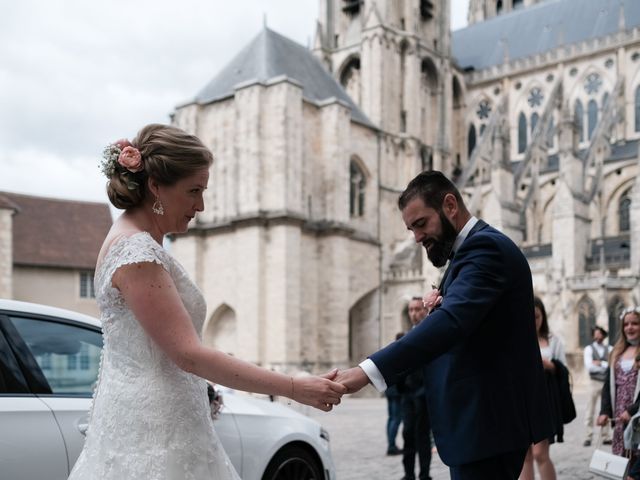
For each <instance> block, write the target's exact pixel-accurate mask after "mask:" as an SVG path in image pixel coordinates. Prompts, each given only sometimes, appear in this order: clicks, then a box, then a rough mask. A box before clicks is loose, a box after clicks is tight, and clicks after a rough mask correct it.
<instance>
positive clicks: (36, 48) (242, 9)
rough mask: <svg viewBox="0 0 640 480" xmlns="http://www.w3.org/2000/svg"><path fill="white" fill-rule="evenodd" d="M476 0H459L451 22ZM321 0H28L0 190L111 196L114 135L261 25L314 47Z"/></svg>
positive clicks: (9, 18)
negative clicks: (107, 153) (108, 161)
mask: <svg viewBox="0 0 640 480" xmlns="http://www.w3.org/2000/svg"><path fill="white" fill-rule="evenodd" d="M467 3H468V0H452V27H453V28H454V29H456V28H460V27H462V26H464V25H465V23H466V14H467ZM317 11H318V0H235V1H230V2H229V1H222V0H180V1H175V0H173V1H169V0H109V1H86V0H19V1H13V2H9V1H5V2H3V6H2V14H0V191H9V192H17V193H27V194H32V195H42V196H50V197H58V198H70V199H79V200H92V201H100V202H106V201H107V198H106V194H105V191H104V185H105V181H106V180H105V178H104V177H102V175H101V174H100V172H99V169H98V162H99V160H100V158H101V153H102V149H103V148H104V146H105V145H106V144H107V143H109V142H110V141H114V140H117V139H118V138H122V137H127V138H132V137H133V136H135V134H136V131H137V130H138V129H139V128H140V127H142V126H143V125H145V124H147V123H151V122H159V123H168V122H169V114H170V113H171V112H172V111H173V109H174V107H175V106H176V105H178V104H180V103H183V102H184V101H187V100H190V99H192V98H193V97H194V96H195V94H196V93H197V92H198V91H199V90H200V89H201V88H202V87H203V86H205V85H206V84H207V83H208V82H209V80H211V79H212V78H213V77H214V76H215V74H216V73H217V72H218V71H219V70H220V69H221V68H222V67H223V66H224V65H225V64H226V63H227V62H228V61H229V60H230V59H231V58H232V57H233V56H234V55H235V54H236V53H237V52H238V51H239V50H240V48H241V47H243V46H244V45H245V44H246V43H248V42H249V41H250V40H251V39H252V38H253V37H254V36H255V35H256V34H258V33H259V32H260V30H261V28H262V24H263V17H264V16H265V15H266V18H267V24H268V26H269V27H270V28H271V29H273V30H275V31H277V32H279V33H281V34H283V35H285V36H287V37H289V38H291V39H293V40H295V41H297V42H298V43H301V44H303V45H308V44H309V42H311V41H312V39H313V35H314V32H315V21H316V17H317Z"/></svg>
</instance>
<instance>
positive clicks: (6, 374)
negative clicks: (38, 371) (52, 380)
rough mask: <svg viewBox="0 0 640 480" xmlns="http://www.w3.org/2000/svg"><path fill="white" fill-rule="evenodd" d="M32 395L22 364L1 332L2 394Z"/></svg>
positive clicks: (0, 380)
mask: <svg viewBox="0 0 640 480" xmlns="http://www.w3.org/2000/svg"><path fill="white" fill-rule="evenodd" d="M5 393H11V394H15V393H19V394H27V393H30V391H29V386H28V384H27V380H26V379H25V378H24V375H23V374H22V371H21V370H20V364H19V362H18V360H17V359H16V357H15V354H14V353H13V350H12V349H11V347H10V346H9V343H8V342H7V340H6V338H5V335H4V333H3V332H2V330H0V394H5Z"/></svg>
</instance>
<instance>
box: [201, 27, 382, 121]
mask: <svg viewBox="0 0 640 480" xmlns="http://www.w3.org/2000/svg"><path fill="white" fill-rule="evenodd" d="M282 76H286V77H288V78H289V79H292V80H295V81H296V82H298V83H299V84H300V85H301V86H302V96H303V97H304V98H305V99H307V100H310V101H312V102H314V103H317V102H321V101H323V100H327V99H330V98H332V97H335V98H337V99H338V100H341V101H342V102H344V103H346V104H347V105H349V107H350V108H351V117H352V118H353V120H355V121H357V122H359V123H363V124H365V125H369V126H373V124H372V123H371V122H370V121H369V119H368V118H367V117H366V116H365V114H364V113H362V111H361V110H360V109H359V108H358V106H357V105H356V104H355V103H354V102H353V100H351V98H350V97H349V95H348V94H347V93H346V92H345V90H344V89H343V88H342V86H341V85H340V84H339V83H338V82H337V81H336V80H335V79H334V78H333V77H332V76H331V74H330V73H329V72H328V71H327V70H326V69H325V67H324V65H322V63H321V62H320V61H319V60H318V59H317V58H316V57H314V56H313V54H312V53H311V51H310V50H309V49H307V48H305V47H303V46H302V45H300V44H298V43H296V42H294V41H293V40H290V39H288V38H286V37H284V36H282V35H280V34H278V33H276V32H274V31H273V30H270V29H269V28H266V27H265V28H264V29H263V30H262V31H261V32H260V33H259V34H258V35H257V36H256V37H255V38H254V39H253V40H252V41H251V42H250V43H249V44H248V45H247V46H246V47H244V48H243V49H242V50H241V51H240V52H239V53H238V54H237V55H236V56H235V57H234V58H233V60H231V62H230V63H229V64H228V65H227V66H226V67H224V68H223V69H222V70H221V71H220V72H219V73H218V75H216V77H215V78H214V79H213V80H211V82H209V84H208V85H207V86H206V87H204V88H203V89H202V90H201V91H200V92H199V93H198V94H197V95H196V98H195V101H196V102H197V103H200V104H204V103H210V102H215V101H217V100H222V99H224V98H228V97H231V96H233V95H234V91H235V87H236V86H238V85H241V84H247V83H251V82H260V83H266V82H267V81H269V80H271V79H274V78H276V77H282Z"/></svg>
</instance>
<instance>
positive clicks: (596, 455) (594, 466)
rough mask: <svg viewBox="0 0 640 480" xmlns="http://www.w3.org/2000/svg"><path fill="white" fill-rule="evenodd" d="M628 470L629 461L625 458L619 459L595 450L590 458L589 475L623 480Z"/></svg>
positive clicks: (611, 454)
mask: <svg viewBox="0 0 640 480" xmlns="http://www.w3.org/2000/svg"><path fill="white" fill-rule="evenodd" d="M628 468H629V459H628V458H627V457H620V456H618V455H614V454H613V453H609V452H605V451H604V450H600V449H597V448H596V449H595V450H594V452H593V455H592V456H591V462H589V471H590V472H591V473H595V474H596V475H600V476H601V477H604V478H609V479H611V480H624V479H625V478H626V474H627V469H628Z"/></svg>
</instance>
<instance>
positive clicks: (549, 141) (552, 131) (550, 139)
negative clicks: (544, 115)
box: [547, 117, 556, 148]
mask: <svg viewBox="0 0 640 480" xmlns="http://www.w3.org/2000/svg"><path fill="white" fill-rule="evenodd" d="M555 123H556V122H555V120H554V119H553V117H551V120H550V122H549V129H548V130H547V147H549V148H552V147H553V141H554V139H555V136H556V125H555Z"/></svg>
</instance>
